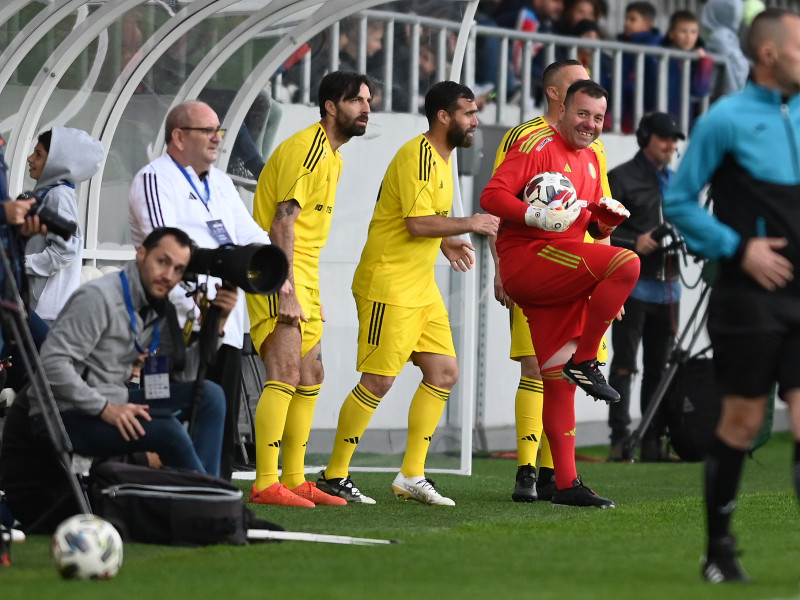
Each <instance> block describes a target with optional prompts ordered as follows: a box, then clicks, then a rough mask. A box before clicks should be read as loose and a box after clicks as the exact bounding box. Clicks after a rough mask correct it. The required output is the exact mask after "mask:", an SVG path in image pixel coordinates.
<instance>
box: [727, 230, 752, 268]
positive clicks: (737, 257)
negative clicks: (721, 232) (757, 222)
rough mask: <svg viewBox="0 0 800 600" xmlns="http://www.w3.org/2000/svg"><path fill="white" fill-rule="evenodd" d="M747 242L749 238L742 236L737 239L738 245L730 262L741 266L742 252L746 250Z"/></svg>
mask: <svg viewBox="0 0 800 600" xmlns="http://www.w3.org/2000/svg"><path fill="white" fill-rule="evenodd" d="M749 241H750V238H749V237H744V236H742V237H740V238H739V245H738V246H736V250H734V252H733V255H732V256H731V258H730V260H731V261H733V262H735V263H736V264H741V262H742V259H743V258H744V251H745V249H746V248H747V242H749Z"/></svg>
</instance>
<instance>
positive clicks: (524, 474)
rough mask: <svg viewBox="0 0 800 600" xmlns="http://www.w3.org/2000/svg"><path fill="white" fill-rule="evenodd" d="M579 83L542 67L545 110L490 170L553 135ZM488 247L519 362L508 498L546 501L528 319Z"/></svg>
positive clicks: (578, 75) (557, 67) (574, 74)
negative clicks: (531, 140) (513, 473)
mask: <svg viewBox="0 0 800 600" xmlns="http://www.w3.org/2000/svg"><path fill="white" fill-rule="evenodd" d="M584 79H589V74H588V73H587V71H586V69H585V68H584V67H583V65H581V63H580V62H579V61H577V60H574V59H564V60H558V61H556V62H554V63H552V64H550V65H549V66H548V67H547V68H546V69H545V71H544V75H543V76H542V87H543V89H544V92H545V98H546V99H547V112H546V113H545V114H544V115H543V116H541V117H536V118H535V119H531V120H530V121H526V122H525V123H522V124H521V125H517V126H516V127H513V128H512V129H509V130H508V132H506V134H505V135H504V136H503V140H502V141H501V142H500V147H499V148H498V149H497V156H496V157H495V160H494V169H493V171H496V170H497V167H499V166H500V164H501V163H502V162H503V159H505V157H506V153H507V152H508V150H509V149H510V148H511V146H513V145H514V143H515V142H516V141H517V140H520V139H522V138H523V137H525V136H526V135H528V134H529V133H532V132H534V131H537V130H543V131H547V132H550V133H552V132H551V130H550V128H549V125H551V124H555V123H556V121H558V114H559V109H560V108H561V105H562V104H563V102H564V97H565V96H566V94H567V89H569V86H571V85H572V84H573V83H575V82H576V81H581V80H584ZM548 135H549V134H548ZM590 147H591V148H592V149H593V150H594V152H595V154H596V155H597V160H598V164H599V165H600V184H601V186H602V188H603V195H605V196H607V197H611V192H610V190H609V187H608V177H607V174H606V153H605V148H604V147H603V142H601V141H600V140H599V139H597V140H594V141H593V142H592V144H591V146H590ZM586 241H587V242H593V241H594V240H593V239H592V238H591V236H588V234H587V240H586ZM598 243H606V244H607V243H608V240H607V239H606V240H601V241H598ZM490 247H491V250H492V256H493V257H494V260H495V274H494V295H495V298H497V301H498V302H500V303H501V304H502V305H503V306H505V307H507V308H508V309H509V310H510V311H511V314H510V316H511V351H510V357H511V359H512V360H516V361H519V364H520V378H519V386H518V387H517V394H516V398H515V401H514V413H515V423H516V434H517V465H518V466H517V478H516V484H515V485H514V491H513V492H512V494H511V498H512V499H513V500H514V501H515V502H534V501H535V500H536V499H537V498H538V499H540V500H546V501H550V499H551V498H552V495H553V492H554V491H555V474H554V471H553V456H552V454H551V453H550V444H549V443H548V442H547V437H546V436H545V435H544V431H543V429H542V403H543V401H544V395H543V389H542V375H541V373H540V371H539V361H538V360H537V359H536V352H535V351H534V348H533V342H532V341H531V331H530V328H529V327H528V319H527V318H526V317H525V315H524V314H523V313H522V309H520V308H519V306H516V305H515V303H514V301H513V300H512V299H511V298H510V297H509V296H508V294H506V292H505V290H504V289H503V284H502V283H501V282H500V270H499V268H498V258H497V252H496V251H495V248H494V240H492V241H491V242H490ZM607 358H608V349H607V348H606V341H605V338H604V339H603V343H602V345H601V347H600V349H599V351H598V360H599V361H601V362H602V361H605V360H606V359H607ZM540 440H541V448H542V453H541V458H540V460H539V477H538V480H539V482H538V483H539V485H538V489H537V481H536V480H537V478H536V471H535V468H534V465H535V464H536V454H537V453H538V451H539V441H540Z"/></svg>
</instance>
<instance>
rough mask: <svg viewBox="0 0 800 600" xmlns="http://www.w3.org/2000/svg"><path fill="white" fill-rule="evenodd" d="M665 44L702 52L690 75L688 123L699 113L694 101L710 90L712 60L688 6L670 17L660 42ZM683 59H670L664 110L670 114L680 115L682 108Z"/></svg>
mask: <svg viewBox="0 0 800 600" xmlns="http://www.w3.org/2000/svg"><path fill="white" fill-rule="evenodd" d="M662 43H663V45H664V46H665V47H666V48H675V49H676V50H685V51H687V52H697V54H699V55H700V56H701V58H700V59H699V60H696V61H693V62H692V66H691V79H690V88H689V93H690V108H689V123H690V125H691V123H692V122H694V119H695V118H696V117H697V115H698V114H699V107H698V106H697V102H698V101H699V100H702V99H703V98H705V97H706V96H708V93H709V91H710V90H711V74H712V72H713V69H714V61H713V60H712V58H711V57H710V56H708V55H707V54H706V51H705V50H704V49H703V47H704V45H705V44H704V43H703V39H702V38H701V37H700V22H699V21H698V19H697V15H695V14H694V13H693V12H691V11H688V10H676V11H675V12H674V13H672V16H671V17H670V19H669V31H667V35H666V37H665V38H664V41H663V42H662ZM683 67H684V62H683V60H682V59H677V58H673V59H671V60H670V61H669V81H668V87H667V107H668V108H667V112H669V114H670V115H672V116H673V117H677V116H678V115H680V110H681V80H682V78H683V77H682V75H683Z"/></svg>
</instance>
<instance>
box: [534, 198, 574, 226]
mask: <svg viewBox="0 0 800 600" xmlns="http://www.w3.org/2000/svg"><path fill="white" fill-rule="evenodd" d="M580 214H581V203H580V202H575V203H573V204H572V206H570V207H569V208H566V209H563V208H559V209H555V208H544V207H541V206H529V207H528V210H527V211H525V224H526V225H529V226H530V227H537V228H538V229H543V230H545V231H566V230H567V229H569V227H570V225H572V224H573V223H574V222H575V221H576V219H577V218H578V216H579V215H580Z"/></svg>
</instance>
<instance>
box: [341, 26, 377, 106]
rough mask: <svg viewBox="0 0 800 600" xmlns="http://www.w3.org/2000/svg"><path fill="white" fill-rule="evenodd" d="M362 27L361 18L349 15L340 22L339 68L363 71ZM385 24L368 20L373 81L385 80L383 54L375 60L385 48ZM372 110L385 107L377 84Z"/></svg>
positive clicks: (367, 45) (368, 44)
mask: <svg viewBox="0 0 800 600" xmlns="http://www.w3.org/2000/svg"><path fill="white" fill-rule="evenodd" d="M360 29H361V18H360V17H357V16H356V17H349V18H347V19H344V20H342V22H341V23H340V24H339V70H340V71H350V72H361V71H362V69H360V68H359V66H358V52H359V45H360ZM384 30H385V26H384V23H383V21H376V20H371V21H367V40H366V58H367V74H368V75H369V76H370V78H371V79H372V81H374V82H378V81H383V79H384V78H385V76H384V68H383V55H381V56H380V57H379V58H380V61H376V60H374V58H375V57H376V56H377V54H378V53H379V52H380V51H381V49H382V48H383V36H384ZM370 108H371V109H372V110H381V109H382V108H383V92H382V90H381V86H380V85H376V86H375V89H374V90H373V94H372V103H371V104H370Z"/></svg>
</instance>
